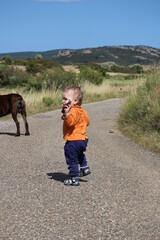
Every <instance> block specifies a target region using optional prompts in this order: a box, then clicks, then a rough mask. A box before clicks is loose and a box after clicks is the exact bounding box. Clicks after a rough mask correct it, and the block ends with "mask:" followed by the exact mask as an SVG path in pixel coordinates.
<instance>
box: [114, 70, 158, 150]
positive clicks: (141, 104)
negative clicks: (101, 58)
mask: <svg viewBox="0 0 160 240" xmlns="http://www.w3.org/2000/svg"><path fill="white" fill-rule="evenodd" d="M118 122H119V128H120V130H121V131H122V133H123V134H124V135H126V136H128V137H130V138H131V139H132V140H134V141H135V142H136V143H138V144H139V145H141V146H143V147H146V148H148V149H150V150H151V151H155V152H158V153H160V70H157V71H154V72H153V73H152V74H150V75H149V76H148V77H147V79H146V81H145V82H144V83H143V85H142V86H139V87H138V88H137V89H136V90H135V91H133V92H132V93H131V94H130V96H129V97H128V98H126V101H125V103H124V104H123V106H122V109H121V112H120V117H119V121H118Z"/></svg>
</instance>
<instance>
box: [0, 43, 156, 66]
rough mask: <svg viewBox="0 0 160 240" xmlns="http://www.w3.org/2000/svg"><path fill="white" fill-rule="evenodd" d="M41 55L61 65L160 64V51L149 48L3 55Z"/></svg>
mask: <svg viewBox="0 0 160 240" xmlns="http://www.w3.org/2000/svg"><path fill="white" fill-rule="evenodd" d="M38 54H40V55H41V56H42V57H43V58H44V59H53V60H55V61H57V62H58V63H60V64H66V63H73V64H76V63H87V62H97V63H102V62H108V61H109V62H110V61H111V62H115V63H116V64H119V65H124V66H128V65H132V64H137V63H139V64H153V63H155V62H160V49H159V48H153V47H149V46H143V45H138V46H127V45H122V46H104V47H96V48H84V49H57V50H50V51H43V52H39V51H38V52H14V53H1V54H0V57H3V56H6V55H9V56H11V57H12V58H15V59H27V58H35V57H36V55H38Z"/></svg>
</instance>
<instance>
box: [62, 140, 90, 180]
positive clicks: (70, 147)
mask: <svg viewBox="0 0 160 240" xmlns="http://www.w3.org/2000/svg"><path fill="white" fill-rule="evenodd" d="M87 143H88V139H86V140H74V141H67V142H66V144H65V146H64V154H65V158H66V163H67V165H68V170H69V176H70V177H78V176H79V168H78V164H80V167H86V166H87V160H86V156H85V154H84V152H85V151H86V147H87Z"/></svg>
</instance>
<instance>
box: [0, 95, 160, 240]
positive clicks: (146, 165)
mask: <svg viewBox="0 0 160 240" xmlns="http://www.w3.org/2000/svg"><path fill="white" fill-rule="evenodd" d="M120 106H121V100H120V99H111V100H106V101H103V102H98V103H90V104H86V105H84V108H85V109H86V110H88V112H89V115H90V119H91V125H90V126H89V127H88V135H89V143H88V149H87V153H86V155H87V159H88V163H89V166H90V168H91V171H92V174H91V175H89V176H87V177H85V178H82V179H81V182H80V186H79V187H66V186H64V185H63V180H64V179H65V177H66V174H67V166H66V164H65V160H64V153H63V146H64V141H63V140H62V122H61V119H60V118H61V113H60V110H56V111H53V112H49V113H44V114H38V115H34V116H31V117H29V118H28V122H29V125H30V132H31V136H29V137H26V136H24V135H21V136H20V137H19V138H16V137H14V136H13V134H12V133H15V131H16V128H15V125H14V123H13V122H12V121H6V122H0V153H1V154H0V212H1V226H0V227H1V228H0V239H3V240H7V239H12V240H19V239H26V240H33V239H34V240H52V239H53V240H54V239H56V240H57V239H59V240H63V239H64V240H92V239H95V240H98V239H99V240H108V239H113V240H125V239H126V240H141V239H144V240H156V239H157V240H159V239H160V238H159V236H160V178H159V176H160V156H159V155H156V154H153V153H151V152H149V151H147V150H144V149H143V148H140V147H138V146H137V145H136V144H134V143H133V142H131V141H129V140H128V139H127V138H125V137H124V136H123V135H122V134H121V133H120V132H119V131H118V130H117V128H116V118H117V116H118V113H119V109H120ZM21 132H22V133H24V127H23V124H21ZM111 132H112V133H111Z"/></svg>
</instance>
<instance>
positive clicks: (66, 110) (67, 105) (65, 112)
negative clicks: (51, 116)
mask: <svg viewBox="0 0 160 240" xmlns="http://www.w3.org/2000/svg"><path fill="white" fill-rule="evenodd" d="M70 108H71V101H70V100H69V101H68V102H65V103H63V104H62V113H63V115H65V116H66V117H67V116H68V115H69V110H70Z"/></svg>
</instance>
